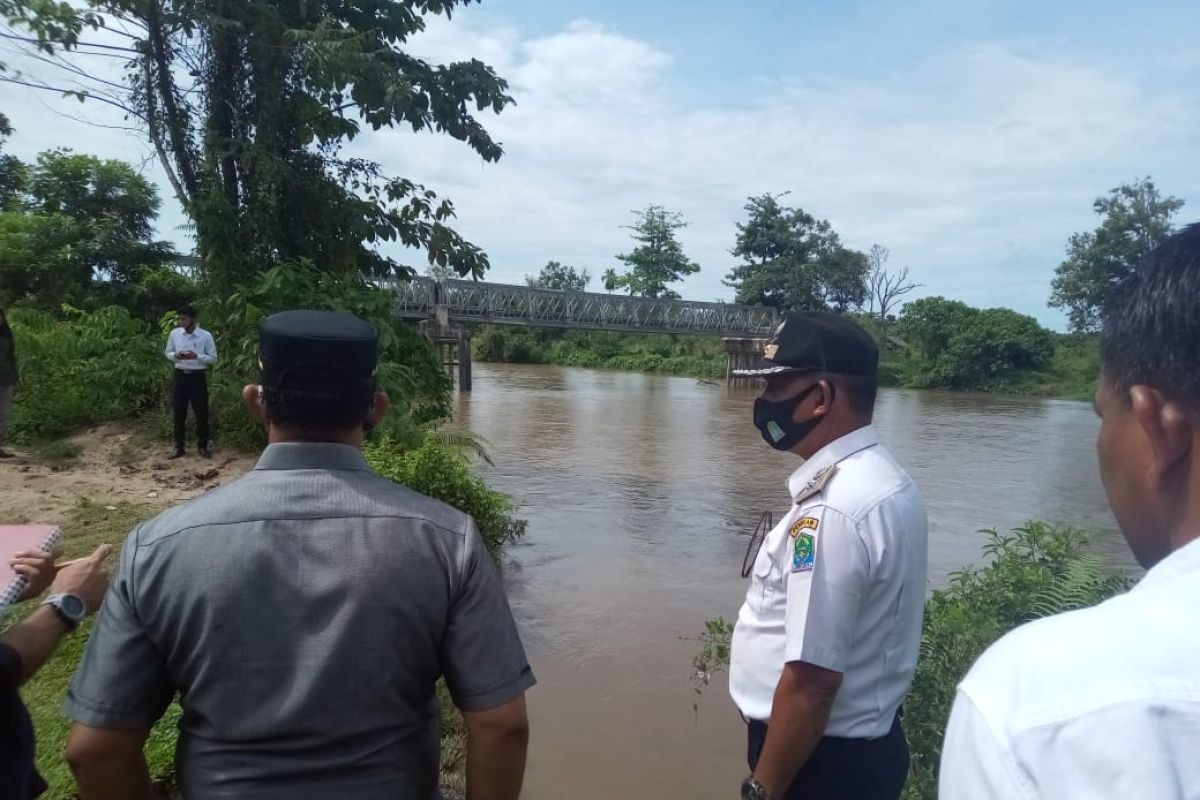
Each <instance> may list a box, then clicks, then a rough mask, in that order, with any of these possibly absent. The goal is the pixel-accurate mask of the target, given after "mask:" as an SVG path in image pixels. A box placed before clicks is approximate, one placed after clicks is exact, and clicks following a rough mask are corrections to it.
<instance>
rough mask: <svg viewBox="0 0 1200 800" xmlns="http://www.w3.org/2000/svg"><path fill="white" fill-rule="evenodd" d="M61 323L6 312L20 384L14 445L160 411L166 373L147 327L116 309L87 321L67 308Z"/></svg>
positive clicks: (97, 313) (88, 317)
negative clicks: (150, 411) (16, 359)
mask: <svg viewBox="0 0 1200 800" xmlns="http://www.w3.org/2000/svg"><path fill="white" fill-rule="evenodd" d="M64 313H65V314H66V319H63V320H59V319H55V318H54V317H52V316H50V315H49V314H47V313H44V312H39V311H29V310H22V309H13V310H12V311H11V312H9V318H10V323H11V325H12V328H13V335H14V337H15V338H16V343H17V357H18V359H19V362H20V370H21V378H20V385H19V387H18V389H17V395H16V403H15V404H14V408H13V417H12V422H11V433H12V438H13V440H14V441H17V442H29V441H34V440H38V439H50V438H57V437H62V436H66V435H68V434H71V433H73V432H75V431H76V430H78V429H80V428H82V427H85V426H88V425H94V424H96V423H100V422H107V421H110V420H118V419H126V418H128V417H132V416H136V415H138V414H141V413H143V412H145V411H147V410H150V409H154V408H158V407H159V406H160V403H161V401H162V399H163V397H164V393H165V391H166V385H167V380H168V377H169V373H168V371H167V366H168V365H167V363H166V361H165V360H164V359H163V356H162V352H161V343H160V342H159V340H158V338H157V336H156V335H155V334H154V333H153V332H152V331H151V329H150V326H149V325H147V324H146V323H145V322H143V321H142V320H140V319H137V318H135V317H133V316H132V315H131V314H130V313H129V312H128V311H126V310H125V309H123V308H118V307H116V306H110V307H108V308H102V309H100V310H99V311H94V312H91V313H87V312H83V311H78V310H76V309H72V308H69V307H64Z"/></svg>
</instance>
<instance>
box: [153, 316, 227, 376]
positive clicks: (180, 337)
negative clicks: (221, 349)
mask: <svg viewBox="0 0 1200 800" xmlns="http://www.w3.org/2000/svg"><path fill="white" fill-rule="evenodd" d="M187 350H190V351H192V352H193V353H195V354H196V357H195V358H194V359H189V360H187V361H176V360H175V354H176V353H182V352H184V351H187ZM165 355H166V356H167V360H168V361H170V362H171V363H172V364H174V365H175V369H181V370H184V371H185V372H199V371H202V370H204V368H205V367H207V366H208V365H209V364H215V363H216V361H217V343H216V342H215V341H213V337H212V334H211V333H209V332H208V331H206V330H204V329H203V328H201V327H200V326H199V325H196V326H194V327H193V328H192V332H191V333H188V332H187V331H186V330H184V329H183V328H176V329H175V330H173V331H171V335H170V336H168V337H167V349H166V352H165Z"/></svg>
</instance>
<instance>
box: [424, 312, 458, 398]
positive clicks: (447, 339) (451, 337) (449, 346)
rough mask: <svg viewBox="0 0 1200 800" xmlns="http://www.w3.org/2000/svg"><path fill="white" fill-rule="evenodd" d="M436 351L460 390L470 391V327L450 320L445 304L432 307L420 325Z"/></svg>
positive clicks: (444, 367) (443, 367)
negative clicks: (431, 316)
mask: <svg viewBox="0 0 1200 800" xmlns="http://www.w3.org/2000/svg"><path fill="white" fill-rule="evenodd" d="M420 327H421V328H422V329H423V330H424V333H425V335H426V336H427V337H429V340H430V341H431V342H433V345H434V347H435V348H437V352H438V361H439V362H440V363H441V365H442V369H444V370H446V375H447V376H449V378H450V380H451V381H452V382H453V383H454V384H455V386H456V387H457V388H458V390H459V391H460V392H469V391H471V329H470V328H468V327H467V326H465V325H456V324H454V323H452V322H451V321H450V317H449V313H448V309H447V308H446V306H438V307H437V308H436V309H434V314H433V318H432V319H428V320H425V321H424V322H422V323H421V326H420Z"/></svg>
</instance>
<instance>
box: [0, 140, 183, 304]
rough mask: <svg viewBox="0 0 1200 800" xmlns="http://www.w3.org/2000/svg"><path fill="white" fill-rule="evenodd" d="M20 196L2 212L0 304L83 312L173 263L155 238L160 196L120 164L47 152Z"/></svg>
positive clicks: (27, 172) (27, 174)
mask: <svg viewBox="0 0 1200 800" xmlns="http://www.w3.org/2000/svg"><path fill="white" fill-rule="evenodd" d="M19 188H20V190H19V192H18V193H17V195H16V196H15V197H14V198H13V199H12V200H11V201H10V202H9V203H8V204H7V205H6V206H5V207H4V208H3V209H2V210H0V303H2V302H10V303H28V304H33V305H39V306H43V307H48V308H57V307H58V306H60V305H62V304H63V303H70V304H73V305H87V304H89V302H92V301H95V300H97V299H98V297H97V296H96V291H95V290H96V289H99V288H101V286H103V288H104V289H106V290H109V289H113V290H115V289H116V288H118V285H125V286H129V285H132V284H135V283H137V282H138V281H140V280H141V279H142V278H144V277H147V275H148V273H149V272H151V271H153V270H156V269H157V268H159V267H161V266H163V265H164V264H165V263H166V262H167V261H168V260H169V259H170V258H171V257H172V256H173V255H174V251H173V249H172V247H171V246H170V245H169V244H168V243H166V242H159V241H154V240H153V238H152V234H153V229H154V222H155V220H156V218H157V216H158V209H159V205H160V204H159V199H158V192H157V190H156V189H155V187H154V186H153V185H152V184H151V183H150V182H149V181H147V180H146V179H145V178H143V177H142V176H141V175H139V174H138V173H137V172H135V171H134V169H133V168H132V167H130V166H129V165H128V164H126V163H124V162H121V161H105V160H102V159H99V158H96V157H95V156H87V155H77V154H74V153H71V152H69V151H65V150H52V151H48V152H45V153H42V154H41V155H39V156H38V158H37V161H36V162H35V163H34V164H33V165H32V167H28V168H25V167H23V169H22V185H21V186H20V187H19ZM103 294H104V295H105V296H106V297H110V298H111V297H112V296H113V294H112V292H109V291H106V292H103Z"/></svg>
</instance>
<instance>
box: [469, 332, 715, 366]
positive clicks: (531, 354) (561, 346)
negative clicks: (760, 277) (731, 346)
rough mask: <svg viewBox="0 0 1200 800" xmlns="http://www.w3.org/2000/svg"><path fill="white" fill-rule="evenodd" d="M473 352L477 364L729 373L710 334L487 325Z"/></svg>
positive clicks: (475, 343) (479, 336)
mask: <svg viewBox="0 0 1200 800" xmlns="http://www.w3.org/2000/svg"><path fill="white" fill-rule="evenodd" d="M472 354H473V355H474V357H475V359H476V360H477V361H485V362H486V361H496V362H502V363H507V364H558V365H560V366H564V367H585V368H590V369H619V370H627V371H631V372H655V373H662V374H667V375H689V376H693V377H704V378H718V377H723V376H724V375H725V354H724V351H723V350H722V349H721V341H720V339H717V338H715V337H711V336H671V335H667V334H655V333H614V332H612V331H539V330H530V329H527V328H508V327H501V326H484V327H483V328H481V329H480V331H479V333H478V334H477V335H476V336H475V338H474V341H473V346H472Z"/></svg>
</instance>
